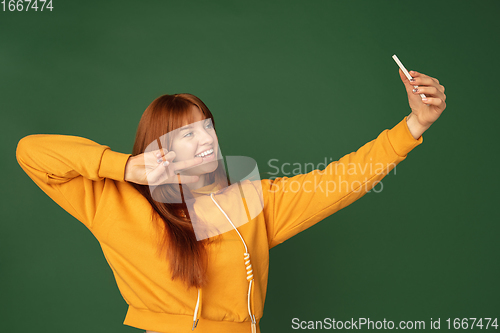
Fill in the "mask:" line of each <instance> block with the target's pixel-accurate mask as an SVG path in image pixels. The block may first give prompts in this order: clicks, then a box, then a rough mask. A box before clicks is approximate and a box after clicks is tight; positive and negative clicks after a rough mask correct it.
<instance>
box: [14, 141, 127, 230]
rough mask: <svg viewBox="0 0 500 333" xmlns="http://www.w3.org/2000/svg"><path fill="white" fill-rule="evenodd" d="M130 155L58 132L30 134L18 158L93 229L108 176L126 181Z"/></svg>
mask: <svg viewBox="0 0 500 333" xmlns="http://www.w3.org/2000/svg"><path fill="white" fill-rule="evenodd" d="M130 156H131V155H130V154H122V153H118V152H115V151H112V150H111V149H110V148H109V147H108V146H104V145H100V144H98V143H96V142H94V141H91V140H89V139H86V138H82V137H77V136H69V135H58V134H33V135H28V136H26V137H24V138H22V139H21V140H20V141H19V143H18V145H17V149H16V158H17V161H18V163H19V165H20V166H21V168H22V169H23V170H24V171H25V172H26V174H27V175H28V176H29V177H30V178H31V179H32V180H33V181H34V182H35V183H36V184H37V185H38V186H39V187H40V188H41V189H42V191H44V192H45V193H46V194H47V195H48V196H49V197H51V198H52V199H53V200H54V201H55V202H56V203H57V204H58V205H59V206H61V207H62V208H64V209H65V210H66V211H67V212H68V213H70V214H71V215H73V216H74V217H75V218H76V219H78V220H79V221H81V222H82V223H83V224H85V225H86V226H87V227H88V228H89V229H91V228H92V222H93V220H94V216H95V213H96V210H97V208H98V205H99V202H100V198H101V194H102V192H103V189H104V187H105V179H106V178H109V179H112V180H115V181H119V182H123V181H124V171H125V165H126V163H127V160H128V158H129V157H130ZM110 185H111V184H110Z"/></svg>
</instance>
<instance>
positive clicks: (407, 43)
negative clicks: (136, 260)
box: [0, 0, 500, 333]
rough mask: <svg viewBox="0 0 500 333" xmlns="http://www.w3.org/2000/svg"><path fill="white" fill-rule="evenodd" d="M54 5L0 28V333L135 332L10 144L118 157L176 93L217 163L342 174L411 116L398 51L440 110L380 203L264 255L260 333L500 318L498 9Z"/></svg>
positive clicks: (345, 213) (374, 198)
mask: <svg viewBox="0 0 500 333" xmlns="http://www.w3.org/2000/svg"><path fill="white" fill-rule="evenodd" d="M53 6H54V10H53V11H52V12H50V11H44V12H40V11H38V12H34V11H28V12H9V11H5V12H4V11H2V12H0V61H1V63H0V94H1V95H0V103H1V104H0V105H1V124H2V125H1V126H2V131H1V141H0V149H1V154H2V163H1V173H2V175H3V181H2V189H3V190H2V194H1V199H2V200H1V205H2V215H1V216H2V223H1V229H0V230H1V234H0V237H1V238H0V269H1V284H0V293H1V294H0V297H1V299H2V302H0V316H1V324H0V325H1V326H0V327H1V328H0V330H1V331H5V332H28V331H36V332H62V331H63V329H64V330H66V331H71V332H73V333H77V332H108V333H109V332H140V331H141V330H139V329H135V328H132V327H129V326H124V325H123V320H124V318H125V314H126V310H127V305H126V303H125V301H124V300H123V299H122V297H121V295H120V293H119V290H118V288H117V286H116V283H115V281H114V278H113V274H112V271H111V269H110V268H109V266H108V265H107V263H106V261H105V258H104V256H103V254H102V252H101V249H100V247H99V243H98V242H97V240H96V239H95V238H94V237H93V235H92V234H91V233H90V232H89V231H88V229H86V228H85V226H84V225H83V224H81V223H80V222H79V221H78V220H76V219H75V218H73V217H72V216H71V215H69V214H68V213H67V212H65V211H64V210H63V209H61V208H60V207H59V206H57V204H55V203H54V202H53V201H52V200H51V199H50V198H49V197H48V196H46V195H45V194H44V193H43V192H42V191H41V190H40V189H39V188H38V187H37V186H36V185H35V184H34V183H33V181H32V180H31V179H30V178H29V177H27V175H26V174H25V173H24V172H23V170H22V169H21V168H20V167H19V165H18V164H17V162H16V158H15V149H16V145H17V142H18V141H19V140H20V139H21V138H22V137H24V136H26V135H29V134H39V133H42V134H68V135H77V136H83V137H86V138H89V139H91V140H93V141H96V142H98V143H100V144H105V145H108V146H110V147H112V149H113V150H115V151H119V152H123V153H130V152H131V150H132V145H133V142H134V137H135V131H136V128H137V124H138V122H139V119H140V117H141V115H142V112H144V110H145V109H146V107H147V106H148V105H149V103H150V102H151V101H152V100H153V99H155V98H156V97H158V96H160V95H162V94H165V93H169V94H173V93H181V92H189V93H192V94H195V95H197V96H198V97H200V98H201V99H202V100H203V101H204V102H205V103H206V104H207V106H208V107H209V108H210V109H211V111H212V112H213V114H214V116H215V120H216V128H217V133H218V137H219V142H220V146H221V149H222V152H223V154H224V155H244V156H251V157H253V158H254V159H256V160H257V162H258V163H259V169H260V172H261V174H262V175H264V176H265V172H273V171H274V169H273V168H271V167H270V166H269V164H268V162H269V161H270V160H271V159H278V160H279V162H275V163H274V165H276V164H278V163H280V164H281V163H287V162H288V163H300V164H301V165H304V163H314V164H318V163H320V162H323V161H324V159H325V157H326V158H327V159H328V160H331V159H333V160H337V159H339V158H340V157H342V156H344V155H345V154H348V153H350V152H352V151H355V150H357V149H358V148H359V147H361V146H362V145H363V144H365V143H366V142H368V141H370V140H372V139H374V138H376V137H377V135H378V134H379V133H380V132H381V131H383V130H384V129H388V128H391V127H393V126H394V125H396V124H397V123H398V122H399V121H401V120H402V119H403V117H404V116H406V115H408V114H409V113H410V109H409V106H408V100H407V96H406V91H405V90H404V86H403V84H402V82H401V80H400V77H399V74H398V66H397V65H396V63H395V62H394V61H393V59H392V58H391V56H392V55H393V54H396V55H398V57H399V58H400V59H401V61H402V62H403V64H404V65H405V66H406V67H407V69H408V70H417V71H420V72H422V73H425V74H427V75H430V76H432V77H435V78H437V79H439V81H440V83H441V84H443V85H444V86H445V87H446V95H447V100H446V103H447V108H446V110H445V111H444V113H443V114H442V116H441V117H440V119H439V120H438V121H437V122H436V123H435V124H433V126H432V127H431V128H430V129H429V130H428V131H427V132H426V133H425V134H424V142H423V143H422V144H421V145H420V146H418V147H416V148H415V149H414V150H413V151H412V152H411V153H410V154H409V155H408V157H407V159H406V160H405V161H403V162H402V163H401V164H399V165H398V166H397V173H396V174H395V175H394V174H393V173H391V174H390V175H389V176H387V177H386V178H384V180H383V186H384V187H383V190H382V191H381V192H380V193H378V194H376V193H369V194H367V195H366V196H364V197H363V198H361V199H360V200H359V201H357V202H355V203H354V204H353V205H351V206H349V207H347V208H345V209H343V210H341V211H339V212H337V213H336V214H334V215H332V216H330V217H328V218H327V219H325V220H323V221H322V222H320V223H318V224H316V225H315V226H313V227H311V228H309V229H308V230H306V231H304V232H302V233H300V234H298V235H297V236H295V237H293V238H291V239H289V240H287V241H286V242H284V243H283V244H281V245H279V246H277V247H276V248H274V249H272V250H271V252H270V255H271V263H270V276H269V286H268V294H267V298H266V304H265V310H264V317H263V318H262V320H261V329H262V331H263V332H295V331H296V330H294V329H292V319H293V318H299V319H301V320H306V321H308V320H323V319H324V318H336V319H337V320H350V318H360V317H362V318H370V319H371V320H374V321H376V320H383V319H384V318H385V319H386V320H393V321H395V322H397V321H399V320H412V321H416V320H424V321H425V322H426V328H427V329H426V331H428V330H430V329H429V321H430V318H433V319H434V320H435V319H437V318H441V330H447V329H445V327H444V326H445V325H444V324H445V322H444V321H445V320H446V319H447V318H470V317H476V318H485V317H492V318H496V317H500V298H499V296H500V287H499V281H500V269H499V259H500V251H499V250H500V242H499V232H500V227H499V224H498V222H499V221H500V219H499V213H498V207H499V205H498V199H499V195H498V192H497V191H498V188H499V177H498V173H497V172H498V171H497V170H498V168H497V167H498V163H499V162H500V160H499V157H498V153H499V148H498V130H497V128H498V124H499V120H500V116H499V112H498V111H499V108H498V101H497V100H495V99H494V96H497V95H498V88H499V84H498V79H497V77H498V75H499V62H498V51H499V46H498V45H499V43H498V41H499V40H498V35H499V34H500V25H499V23H498V22H499V20H498V14H499V13H500V4H499V2H498V1H479V2H476V3H472V2H466V1H379V0H377V1H305V0H301V1H290V0H287V1H258V2H257V1H252V2H249V1H246V2H233V1H210V2H209V1H199V2H195V1H182V2H181V1H176V2H172V1H57V0H54V1H53ZM291 170H292V168H288V169H287V170H285V171H291ZM308 171H310V170H308ZM280 175H283V174H280ZM499 324H500V323H499ZM420 331H423V330H420ZM434 331H435V330H434ZM469 331H478V330H470V329H469ZM485 331H486V330H485ZM487 331H493V329H489V330H487Z"/></svg>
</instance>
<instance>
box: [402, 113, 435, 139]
mask: <svg viewBox="0 0 500 333" xmlns="http://www.w3.org/2000/svg"><path fill="white" fill-rule="evenodd" d="M406 125H407V126H408V129H409V130H410V133H411V135H412V136H413V138H414V139H415V140H418V139H419V138H420V137H421V136H422V134H423V133H424V132H425V131H426V130H427V129H428V128H429V127H430V125H429V126H422V124H420V123H419V122H418V118H417V116H415V115H414V114H413V112H412V113H410V114H409V115H408V116H407V117H406Z"/></svg>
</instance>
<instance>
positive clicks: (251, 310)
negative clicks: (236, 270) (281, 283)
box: [210, 193, 257, 333]
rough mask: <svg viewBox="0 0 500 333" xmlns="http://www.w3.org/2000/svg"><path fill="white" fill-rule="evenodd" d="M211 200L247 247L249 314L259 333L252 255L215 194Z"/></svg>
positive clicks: (254, 332) (211, 195)
mask: <svg viewBox="0 0 500 333" xmlns="http://www.w3.org/2000/svg"><path fill="white" fill-rule="evenodd" d="M210 198H212V201H213V202H214V203H215V205H217V207H218V208H219V209H220V211H221V212H222V214H224V216H225V217H226V218H227V220H228V221H229V223H231V225H232V226H233V228H234V230H236V232H237V233H238V235H239V236H240V238H241V241H242V242H243V245H244V246H245V253H243V260H244V261H245V266H246V271H247V280H248V314H249V315H250V319H251V321H252V333H257V326H256V325H257V320H256V319H255V315H254V314H253V313H254V312H255V309H254V300H253V290H254V289H255V288H252V287H253V282H254V281H253V274H252V272H253V270H252V263H251V262H250V253H248V247H247V244H246V243H245V240H244V239H243V237H241V234H240V232H239V231H238V229H236V227H235V225H234V224H233V222H232V221H231V219H230V218H229V216H227V214H226V212H224V210H223V209H222V208H221V206H219V204H218V203H217V201H215V198H214V194H213V193H210Z"/></svg>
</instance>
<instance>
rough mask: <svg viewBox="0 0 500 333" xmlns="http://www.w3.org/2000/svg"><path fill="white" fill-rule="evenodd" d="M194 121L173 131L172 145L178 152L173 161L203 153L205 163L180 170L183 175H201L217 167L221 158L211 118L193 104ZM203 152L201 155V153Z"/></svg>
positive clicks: (187, 158)
mask: <svg viewBox="0 0 500 333" xmlns="http://www.w3.org/2000/svg"><path fill="white" fill-rule="evenodd" d="M191 112H193V115H194V120H193V123H191V124H188V123H187V121H186V122H184V124H183V126H182V127H181V128H179V129H176V130H175V131H173V133H172V147H171V150H173V151H174V152H175V154H176V156H175V159H174V160H173V162H179V161H185V160H191V159H193V158H195V156H201V155H203V156H202V157H203V163H201V164H199V165H196V166H194V167H192V168H189V169H184V170H182V171H181V172H180V174H181V175H189V176H195V175H196V176H199V175H203V174H207V173H210V172H213V171H215V170H216V169H217V166H218V158H219V156H218V155H219V142H218V140H217V135H216V134H215V129H214V126H213V124H212V120H211V119H210V118H207V119H205V116H204V115H203V114H202V113H201V112H200V110H199V109H198V108H197V107H196V106H194V105H193V106H192V108H191ZM200 154H201V155H200Z"/></svg>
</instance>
